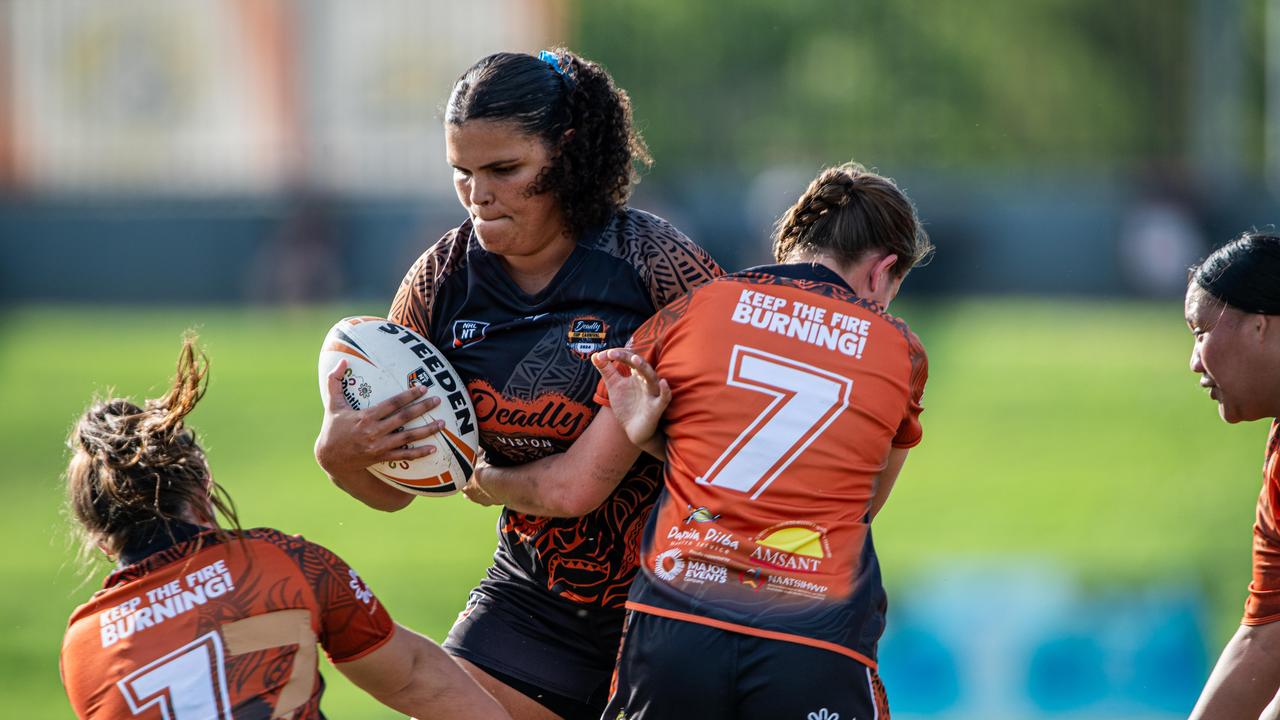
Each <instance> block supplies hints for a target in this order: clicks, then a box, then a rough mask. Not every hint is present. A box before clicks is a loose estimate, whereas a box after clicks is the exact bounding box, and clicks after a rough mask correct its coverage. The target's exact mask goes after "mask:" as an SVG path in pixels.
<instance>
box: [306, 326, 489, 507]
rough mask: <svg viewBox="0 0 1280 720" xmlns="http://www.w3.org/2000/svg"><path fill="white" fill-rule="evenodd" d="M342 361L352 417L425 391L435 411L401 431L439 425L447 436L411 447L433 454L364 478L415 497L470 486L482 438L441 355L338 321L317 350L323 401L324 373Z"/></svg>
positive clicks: (418, 339) (394, 334) (401, 332)
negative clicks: (437, 401)
mask: <svg viewBox="0 0 1280 720" xmlns="http://www.w3.org/2000/svg"><path fill="white" fill-rule="evenodd" d="M344 358H345V359H346V361H347V370H346V372H345V373H344V375H343V378H342V396H343V398H344V399H346V401H347V404H348V405H350V406H351V407H352V408H354V409H356V410H364V409H365V408H368V407H370V406H372V405H376V404H378V403H380V402H382V401H383V400H386V399H387V398H389V397H391V396H393V395H395V394H397V393H401V392H404V391H405V390H408V389H409V388H410V387H413V386H415V385H425V386H426V387H427V394H426V396H425V397H438V398H440V404H439V405H437V406H436V407H435V409H433V410H431V411H430V412H428V413H427V414H425V415H423V416H422V417H419V418H414V419H413V420H411V421H410V422H409V423H408V424H406V425H405V426H404V427H405V428H415V427H422V426H423V425H425V424H427V423H428V422H431V421H433V420H436V419H441V420H444V428H443V429H442V430H441V431H440V432H439V433H437V434H436V435H433V436H431V437H429V438H426V439H424V440H419V441H417V442H415V443H412V445H413V446H414V447H418V446H420V445H425V444H432V445H435V446H436V451H435V452H434V453H432V454H430V455H427V456H426V457H422V458H418V459H417V460H395V461H391V462H383V463H377V464H375V465H370V466H369V472H371V473H373V475H374V476H375V477H377V478H379V479H380V480H382V481H383V482H385V483H387V484H388V485H391V486H392V487H394V488H396V489H397V490H403V491H404V492H407V493H413V494H415V495H430V496H433V497H438V496H442V495H452V494H453V493H455V492H457V491H458V490H459V489H461V488H462V486H463V485H465V484H466V483H467V479H468V478H470V477H471V471H472V470H473V469H474V468H475V462H476V451H477V448H478V447H479V437H478V433H477V428H476V412H475V408H474V407H472V405H471V395H470V393H468V392H467V386H466V385H465V384H463V382H462V379H461V378H459V377H458V373H456V372H454V370H453V366H452V365H450V364H449V361H448V360H445V359H444V355H442V354H440V351H439V350H437V349H436V348H435V346H434V345H432V344H431V343H430V342H428V341H427V340H426V338H424V337H422V336H421V335H419V334H418V333H416V332H414V331H412V330H410V329H409V328H406V327H404V326H402V325H397V324H396V323H393V322H391V321H390V320H387V319H386V318H380V317H367V316H366V317H349V318H343V319H342V320H339V321H338V323H337V324H336V325H334V326H333V329H331V330H329V334H328V335H327V336H326V337H325V339H324V345H322V346H321V348H320V368H319V369H320V397H321V398H322V399H323V400H324V402H325V403H326V406H327V404H328V402H329V373H331V372H333V369H334V368H335V367H337V365H338V361H339V360H342V359H344Z"/></svg>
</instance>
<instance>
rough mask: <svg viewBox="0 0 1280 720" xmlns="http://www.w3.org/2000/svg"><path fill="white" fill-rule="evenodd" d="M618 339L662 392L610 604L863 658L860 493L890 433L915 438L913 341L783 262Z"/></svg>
mask: <svg viewBox="0 0 1280 720" xmlns="http://www.w3.org/2000/svg"><path fill="white" fill-rule="evenodd" d="M631 345H632V348H633V349H634V350H635V351H636V352H638V353H639V354H641V355H642V356H644V357H645V358H646V359H647V360H648V361H649V362H650V363H651V364H652V365H653V366H654V368H655V369H656V370H657V372H658V375H659V376H660V377H662V378H665V379H666V380H667V382H668V383H670V385H671V394H672V400H671V404H670V405H669V406H668V407H667V410H666V412H665V414H664V416H663V421H662V422H663V425H662V427H663V430H664V431H665V432H666V436H667V447H666V450H667V469H666V478H665V488H664V490H663V493H662V496H661V498H660V499H659V502H658V507H657V509H656V510H655V511H654V513H653V516H652V519H651V520H650V522H649V525H648V527H647V528H646V530H645V535H644V543H643V550H642V555H641V573H640V575H639V576H638V577H637V578H636V581H635V584H634V585H633V587H632V590H631V596H630V599H629V600H628V602H627V607H628V608H630V609H633V610H637V611H640V612H646V613H652V614H655V615H661V616H664V617H669V618H674V619H680V620H687V621H690V622H697V623H702V624H705V625H712V626H715V627H719V628H722V629H727V630H733V631H737V632H743V633H747V634H752V635H757V636H761V637H768V638H776V639H781V640H787V641H791V642H796V643H801V644H805V645H811V646H815V647H819V648H824V649H828V650H832V651H835V652H838V653H842V654H844V655H847V656H850V657H853V658H855V659H858V660H859V661H861V662H864V663H866V664H868V665H870V666H872V667H874V666H875V651H876V645H877V643H878V641H879V638H880V634H881V632H882V631H883V628H884V612H885V603H886V600H885V594H884V589H883V587H882V586H881V582H880V569H879V563H878V561H877V559H876V554H875V549H874V547H873V545H872V542H871V527H870V516H869V512H868V509H869V507H870V502H871V500H872V496H873V494H874V489H875V488H874V484H875V479H876V476H877V475H878V474H879V473H880V471H881V470H882V469H883V468H884V466H885V462H886V460H887V459H888V456H889V452H890V449H891V448H893V447H902V448H905V447H911V446H913V445H915V444H916V443H918V442H920V439H921V427H920V422H919V414H920V411H921V406H920V400H921V397H922V395H923V393H924V384H925V380H926V377H927V374H928V369H927V368H928V365H927V360H926V357H925V353H924V348H923V347H922V346H921V345H920V341H919V339H918V338H917V337H916V336H915V335H914V334H913V333H912V332H911V331H910V330H909V329H907V326H906V325H905V324H904V323H902V322H901V321H900V320H897V319H896V318H893V317H892V316H890V315H887V314H886V313H884V312H883V311H882V310H881V309H880V308H879V306H877V305H875V304H873V303H870V302H867V301H864V300H861V299H859V298H858V297H857V296H855V295H854V293H853V291H852V290H851V289H850V288H849V286H848V285H847V284H846V283H845V282H844V281H843V280H842V279H841V278H840V276H839V275H837V274H836V273H834V272H832V271H831V270H829V269H827V268H826V267H823V266H821V265H810V264H795V265H775V266H769V267H763V268H756V269H753V270H748V271H744V272H741V273H736V274H733V275H728V276H725V277H722V278H720V279H719V280H716V281H715V282H712V283H710V284H708V285H706V286H704V287H702V288H699V289H697V290H695V291H694V292H693V293H692V294H690V295H689V296H688V297H686V298H684V299H682V300H680V301H677V302H675V303H672V304H671V305H670V306H668V307H667V308H666V309H664V310H663V311H661V312H660V313H659V314H658V315H657V316H655V317H654V318H653V319H652V320H650V321H649V322H648V323H646V324H645V325H644V326H643V327H641V328H640V330H639V331H637V333H636V335H635V337H633V338H632V342H631ZM597 399H598V400H599V401H601V402H605V401H607V397H606V396H605V389H604V385H603V383H601V384H600V390H599V394H598V396H597Z"/></svg>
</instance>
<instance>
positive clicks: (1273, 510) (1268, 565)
mask: <svg viewBox="0 0 1280 720" xmlns="http://www.w3.org/2000/svg"><path fill="white" fill-rule="evenodd" d="M1277 450H1280V420H1276V421H1274V422H1272V423H1271V434H1270V435H1269V436H1268V437H1267V454H1266V459H1265V461H1264V462H1263V465H1262V492H1261V494H1259V495H1258V515H1257V520H1256V521H1255V522H1254V525H1253V582H1251V583H1249V599H1248V600H1246V601H1245V604H1244V620H1243V621H1242V622H1243V624H1245V625H1266V624H1267V623H1272V622H1275V621H1277V620H1280V517H1277V512H1280V452H1277Z"/></svg>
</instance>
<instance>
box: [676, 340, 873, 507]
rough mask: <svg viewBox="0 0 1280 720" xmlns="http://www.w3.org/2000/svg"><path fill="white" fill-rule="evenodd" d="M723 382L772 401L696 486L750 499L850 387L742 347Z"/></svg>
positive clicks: (835, 410)
mask: <svg viewBox="0 0 1280 720" xmlns="http://www.w3.org/2000/svg"><path fill="white" fill-rule="evenodd" d="M728 384H729V386H731V387H739V388H743V389H745V390H751V391H753V392H758V393H764V394H765V395H769V396H772V397H773V401H772V402H770V403H769V405H768V406H767V407H765V409H764V411H762V412H761V413H760V414H759V415H757V416H756V418H755V419H754V420H752V421H751V424H750V425H748V426H747V429H746V430H743V431H742V433H741V434H740V435H738V437H737V438H736V439H735V440H734V441H733V442H732V443H730V444H729V447H728V448H727V449H726V450H725V451H724V453H723V454H722V455H721V456H720V457H719V458H718V459H717V460H716V461H715V462H714V463H712V465H711V468H710V469H709V470H707V472H706V473H705V474H704V475H702V476H701V477H699V478H698V482H700V483H706V484H709V485H715V486H716V487H724V488H729V489H731V490H737V491H738V492H744V493H751V499H752V500H754V499H756V498H757V497H760V493H762V492H764V491H765V489H766V488H768V487H769V485H770V483H772V482H773V481H774V479H776V478H777V477H778V475H779V474H781V473H782V471H783V470H786V469H787V466H788V465H790V464H791V463H792V462H794V461H795V459H796V458H797V457H798V456H799V455H800V453H801V452H803V451H804V449H805V448H807V447H809V445H810V444H811V443H812V442H813V441H814V440H816V439H817V438H818V436H819V435H821V434H822V432H823V431H824V430H826V429H827V426H829V425H830V424H831V423H832V422H834V421H835V419H836V417H838V416H839V415H840V412H841V411H843V410H844V409H845V408H846V407H848V406H849V394H850V390H851V389H852V388H853V381H852V380H850V379H849V378H846V377H842V376H840V375H836V374H835V373H832V372H828V371H826V370H823V369H821V368H818V367H814V366H813V365H808V364H806V363H802V362H797V361H795V360H792V359H790V358H785V357H782V356H781V355H774V354H773V353H767V352H765V351H763V350H757V349H755V348H749V347H744V346H742V345H735V346H734V347H733V356H732V357H731V358H730V360H729V379H728Z"/></svg>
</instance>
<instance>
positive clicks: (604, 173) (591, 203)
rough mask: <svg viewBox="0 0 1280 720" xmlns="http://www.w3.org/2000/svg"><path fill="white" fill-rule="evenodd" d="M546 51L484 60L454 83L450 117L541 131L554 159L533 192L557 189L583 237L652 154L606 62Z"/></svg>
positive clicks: (619, 202)
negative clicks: (535, 55) (504, 122)
mask: <svg viewBox="0 0 1280 720" xmlns="http://www.w3.org/2000/svg"><path fill="white" fill-rule="evenodd" d="M544 56H546V57H547V59H546V60H542V59H539V58H537V57H534V56H532V55H525V54H523V53H506V52H504V53H495V54H493V55H489V56H488V57H485V58H483V59H481V60H480V61H479V62H477V63H476V64H475V65H472V66H471V67H470V68H469V69H468V70H467V71H466V72H465V73H463V74H462V77H460V78H458V81H457V82H456V83H455V84H454V86H453V92H452V93H451V94H450V96H449V104H448V107H447V109H446V111H445V122H447V123H451V124H454V125H461V124H462V123H464V122H466V121H468V120H503V121H509V122H513V123H515V124H516V126H517V127H519V128H520V129H521V130H522V131H524V132H526V133H529V134H531V135H536V136H538V137H539V138H541V139H542V141H543V142H544V143H546V145H547V147H548V148H550V149H551V151H552V158H553V160H552V164H551V165H550V166H549V167H547V168H545V169H544V170H543V171H542V173H540V174H539V175H538V179H537V180H536V181H534V183H533V184H532V185H531V186H530V187H529V189H528V192H529V193H530V194H538V193H543V192H551V193H553V194H554V195H555V198H556V200H557V201H558V202H559V204H560V209H561V212H562V213H563V214H564V219H565V224H566V226H567V228H568V230H569V232H570V233H571V234H572V235H573V237H574V238H580V237H582V236H583V234H584V233H585V232H587V231H588V230H589V229H591V228H594V227H599V226H601V225H604V224H605V223H607V222H608V221H609V219H610V218H612V217H613V215H614V214H615V213H617V212H618V210H619V209H621V208H622V206H623V205H625V204H626V202H627V199H628V198H629V197H630V196H631V188H632V187H633V186H634V185H635V184H636V183H637V182H639V175H638V173H637V169H636V165H637V164H639V165H642V166H644V167H648V166H650V165H651V164H652V163H653V159H652V158H650V157H649V149H648V147H646V146H645V143H644V139H643V138H641V137H640V134H639V133H638V132H636V129H635V127H634V126H633V125H632V122H631V99H630V98H629V97H628V96H627V93H626V91H625V90H623V89H622V88H619V87H617V86H616V85H614V84H613V78H611V77H609V73H608V72H606V71H605V69H604V68H603V67H601V66H600V65H598V64H596V63H594V62H591V61H590V60H587V59H585V58H582V57H579V56H577V55H575V54H573V53H571V52H569V51H568V50H566V49H565V48H554V49H552V50H549V51H546V53H544ZM553 61H554V62H553ZM569 131H572V132H569ZM566 133H567V135H566Z"/></svg>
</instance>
